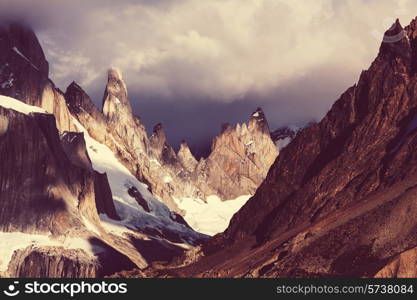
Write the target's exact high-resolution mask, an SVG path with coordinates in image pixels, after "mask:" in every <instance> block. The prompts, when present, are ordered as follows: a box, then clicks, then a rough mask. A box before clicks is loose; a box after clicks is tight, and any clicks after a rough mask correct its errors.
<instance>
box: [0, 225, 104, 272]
mask: <svg viewBox="0 0 417 300" xmlns="http://www.w3.org/2000/svg"><path fill="white" fill-rule="evenodd" d="M29 246H35V247H48V246H51V247H64V248H65V249H82V250H84V251H86V252H87V254H89V255H92V256H95V255H97V254H99V253H101V251H102V249H101V248H99V247H97V246H93V245H92V244H91V243H90V242H89V241H88V240H86V239H82V238H65V239H64V240H58V239H52V238H51V237H50V236H48V235H42V234H32V233H30V234H29V233H23V232H0V271H2V272H3V271H6V270H7V267H8V265H9V263H10V260H11V259H12V256H13V253H14V251H16V250H19V249H24V248H26V247H29Z"/></svg>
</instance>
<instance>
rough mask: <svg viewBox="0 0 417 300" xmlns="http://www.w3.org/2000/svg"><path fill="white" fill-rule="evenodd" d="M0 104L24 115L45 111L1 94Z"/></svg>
mask: <svg viewBox="0 0 417 300" xmlns="http://www.w3.org/2000/svg"><path fill="white" fill-rule="evenodd" d="M0 106H2V107H4V108H8V109H13V110H15V111H17V112H20V113H23V114H25V115H28V114H30V113H47V112H46V111H45V110H44V109H42V108H40V107H37V106H32V105H28V104H26V103H23V102H21V101H19V100H16V99H14V98H10V97H7V96H1V95H0Z"/></svg>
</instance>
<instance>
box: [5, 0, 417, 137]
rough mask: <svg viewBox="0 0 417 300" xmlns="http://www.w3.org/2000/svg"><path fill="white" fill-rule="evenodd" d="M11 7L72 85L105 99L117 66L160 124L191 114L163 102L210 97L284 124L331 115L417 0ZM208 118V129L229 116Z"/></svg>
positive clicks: (56, 74)
mask: <svg viewBox="0 0 417 300" xmlns="http://www.w3.org/2000/svg"><path fill="white" fill-rule="evenodd" d="M0 11H3V12H5V11H7V15H8V16H9V18H10V16H23V18H24V19H25V20H26V21H27V22H29V23H32V24H34V26H35V28H36V29H37V32H38V35H39V37H40V39H41V42H42V44H43V46H44V48H45V51H46V55H47V57H48V59H49V60H50V63H51V77H52V79H53V80H54V81H55V82H56V83H57V85H58V86H60V87H61V88H62V89H65V87H66V85H68V84H69V83H70V82H71V81H72V80H76V81H78V82H79V83H80V84H81V85H83V86H84V87H85V88H86V89H87V91H88V92H89V93H90V94H91V95H92V96H93V98H95V99H97V102H98V101H99V100H100V99H101V96H102V92H103V88H104V81H105V76H106V75H105V72H106V70H107V69H108V67H109V66H115V67H118V68H120V69H121V70H122V71H123V73H124V78H125V80H126V81H127V86H128V89H129V93H130V98H131V101H133V102H135V105H134V106H135V107H137V112H138V113H139V114H141V113H146V114H147V117H145V119H147V120H148V118H151V117H152V118H153V119H154V120H155V121H154V122H155V123H157V121H159V120H160V119H162V121H166V122H167V123H169V124H171V123H174V120H177V121H181V120H180V119H178V118H175V116H167V114H165V113H161V112H159V113H158V112H157V111H151V110H152V109H154V110H156V109H163V108H164V107H169V106H170V105H173V104H174V103H175V106H176V107H177V108H179V109H180V108H182V111H183V112H186V111H188V108H187V107H186V106H187V105H188V106H190V105H191V104H190V103H192V105H191V106H192V107H194V108H195V109H196V113H199V110H201V109H204V108H206V105H207V104H210V103H211V105H212V106H215V107H216V108H219V109H220V108H221V107H223V109H224V110H225V111H227V110H228V109H230V111H228V113H229V114H237V115H238V118H239V119H241V120H243V119H246V117H247V116H246V115H243V112H245V113H246V112H247V111H248V110H249V111H250V110H252V109H254V108H256V106H259V105H262V106H264V107H266V108H268V109H267V111H266V113H267V115H268V116H269V119H270V122H271V123H272V124H274V125H276V126H278V125H282V124H283V123H302V122H305V121H309V120H310V119H318V118H321V117H322V116H323V115H324V114H325V113H326V111H327V110H328V108H329V107H330V105H331V104H332V103H333V101H335V100H336V99H337V97H338V96H339V95H340V94H341V93H342V92H343V91H344V90H345V89H346V88H347V87H349V86H351V85H352V84H353V83H354V82H355V81H356V80H357V77H358V75H359V73H360V71H361V70H362V69H366V68H367V67H368V66H369V65H370V63H371V61H372V59H373V58H374V57H375V56H376V53H377V51H378V47H379V44H380V40H381V38H382V34H383V32H384V31H385V30H386V29H387V28H388V27H389V26H390V24H391V23H392V22H393V21H394V20H395V18H397V17H398V18H400V19H401V21H402V23H403V24H408V23H409V22H410V20H411V19H412V18H413V17H415V16H414V14H415V12H416V11H417V2H416V1H414V0H351V1H338V0H297V1H293V0H210V1H198V0H172V1H169V0H158V1H155V0H148V1H146V0H141V1H134V0H120V1H110V0H89V1H81V0H73V1H52V0H50V1H47V0H36V1H35V0H32V1H30V0H13V1H6V0H1V1H0ZM236 105H243V106H244V109H242V110H236ZM240 113H241V115H239V114H240ZM179 114H180V113H179ZM201 118H206V121H207V122H203V123H204V125H201V126H200V127H199V128H200V129H201V131H206V129H205V128H203V126H209V125H208V123H209V121H210V120H216V122H217V119H218V117H217V115H216V113H215V112H214V111H211V114H204V111H203V112H202V113H201ZM231 119H233V118H231ZM147 122H151V121H150V120H149V121H147ZM178 127H181V126H178ZM182 127H185V126H182ZM197 127H198V126H197ZM213 127H214V129H211V132H212V134H214V132H217V128H218V125H217V126H213ZM182 130H183V129H182ZM184 130H187V129H186V128H185V129H184ZM172 134H173V135H175V136H177V135H178V136H179V135H180V134H181V132H179V131H174V132H173V133H172ZM196 135H197V133H196ZM191 138H192V137H191Z"/></svg>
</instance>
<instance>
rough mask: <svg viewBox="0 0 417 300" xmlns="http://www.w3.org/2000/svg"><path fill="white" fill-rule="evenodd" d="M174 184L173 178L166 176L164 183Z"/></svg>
mask: <svg viewBox="0 0 417 300" xmlns="http://www.w3.org/2000/svg"><path fill="white" fill-rule="evenodd" d="M170 182H172V177H171V176H165V177H164V183H170Z"/></svg>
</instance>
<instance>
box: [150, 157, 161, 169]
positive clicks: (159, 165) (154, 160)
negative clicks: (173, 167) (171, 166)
mask: <svg viewBox="0 0 417 300" xmlns="http://www.w3.org/2000/svg"><path fill="white" fill-rule="evenodd" d="M149 161H150V162H151V163H153V164H155V165H157V166H158V167H161V164H160V163H159V161H157V160H156V159H154V158H152V159H150V160H149Z"/></svg>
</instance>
